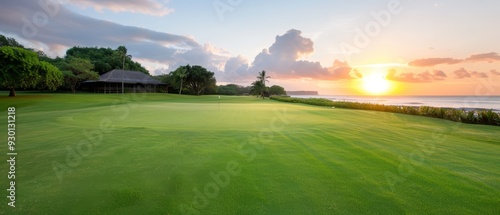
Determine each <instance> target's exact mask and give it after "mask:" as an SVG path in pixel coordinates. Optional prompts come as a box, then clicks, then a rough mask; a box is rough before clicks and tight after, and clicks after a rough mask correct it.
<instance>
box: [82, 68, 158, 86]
mask: <svg viewBox="0 0 500 215" xmlns="http://www.w3.org/2000/svg"><path fill="white" fill-rule="evenodd" d="M86 82H87V83H89V82H105V83H126V84H162V83H161V82H160V81H158V80H156V79H154V78H152V77H151V76H149V75H148V74H145V73H142V72H138V71H129V70H121V69H113V70H111V71H109V72H106V73H104V74H102V75H101V77H99V80H94V81H86Z"/></svg>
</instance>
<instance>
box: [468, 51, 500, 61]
mask: <svg viewBox="0 0 500 215" xmlns="http://www.w3.org/2000/svg"><path fill="white" fill-rule="evenodd" d="M465 61H486V62H488V63H493V62H494V61H500V55H498V53H496V52H490V53H485V54H476V55H471V56H470V57H468V58H466V59H465Z"/></svg>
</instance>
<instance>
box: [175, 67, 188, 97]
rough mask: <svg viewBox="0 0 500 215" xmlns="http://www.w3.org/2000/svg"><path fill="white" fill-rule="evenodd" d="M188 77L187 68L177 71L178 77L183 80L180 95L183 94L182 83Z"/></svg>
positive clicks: (180, 68)
mask: <svg viewBox="0 0 500 215" xmlns="http://www.w3.org/2000/svg"><path fill="white" fill-rule="evenodd" d="M186 75H187V69H186V68H185V67H179V68H178V69H177V77H179V78H180V79H181V87H180V89H179V95H180V94H181V93H182V82H183V81H184V78H185V77H186Z"/></svg>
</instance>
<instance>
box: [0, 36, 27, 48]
mask: <svg viewBox="0 0 500 215" xmlns="http://www.w3.org/2000/svg"><path fill="white" fill-rule="evenodd" d="M1 46H12V47H18V48H24V46H23V45H21V44H20V43H18V42H17V41H16V40H15V39H14V38H11V37H6V36H4V35H1V34H0V47H1Z"/></svg>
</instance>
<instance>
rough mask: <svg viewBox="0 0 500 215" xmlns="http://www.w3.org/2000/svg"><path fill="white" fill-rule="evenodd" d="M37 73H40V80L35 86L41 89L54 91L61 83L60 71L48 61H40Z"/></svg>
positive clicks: (61, 75)
mask: <svg viewBox="0 0 500 215" xmlns="http://www.w3.org/2000/svg"><path fill="white" fill-rule="evenodd" d="M38 73H39V74H40V80H39V81H38V84H37V87H36V88H37V89H39V90H41V91H43V90H45V89H48V90H52V91H54V90H56V89H57V88H58V87H59V86H61V85H62V84H63V81H64V79H63V74H62V72H61V71H59V69H58V68H57V67H56V66H54V65H52V64H50V63H48V62H45V61H40V65H39V69H38Z"/></svg>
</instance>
